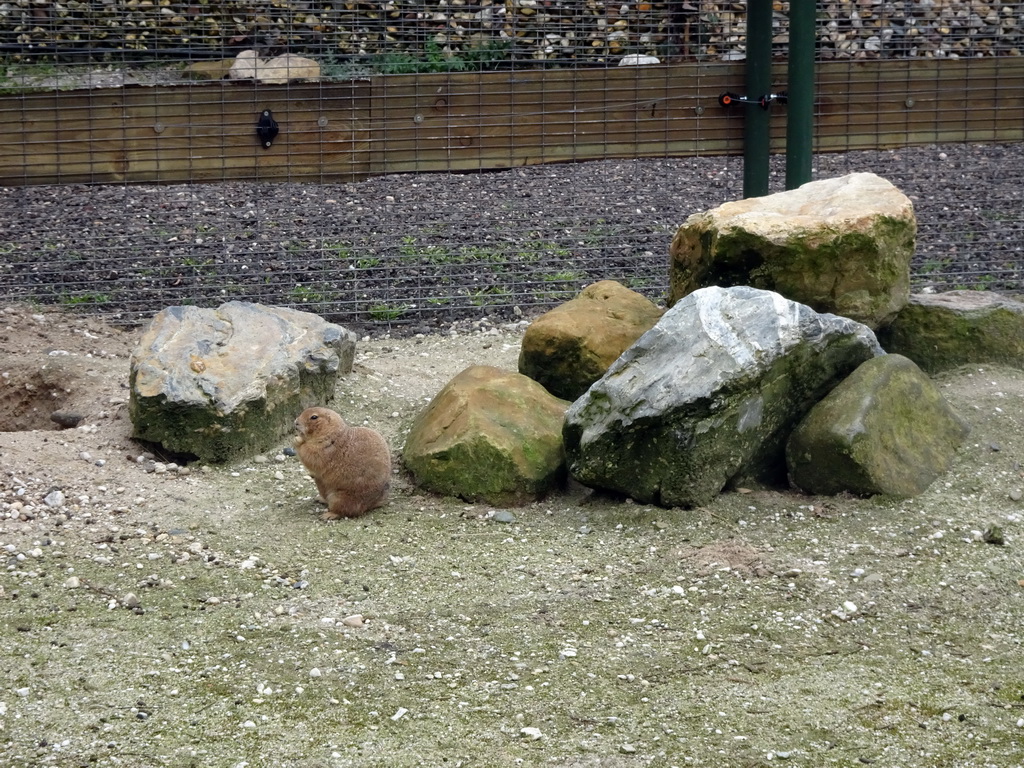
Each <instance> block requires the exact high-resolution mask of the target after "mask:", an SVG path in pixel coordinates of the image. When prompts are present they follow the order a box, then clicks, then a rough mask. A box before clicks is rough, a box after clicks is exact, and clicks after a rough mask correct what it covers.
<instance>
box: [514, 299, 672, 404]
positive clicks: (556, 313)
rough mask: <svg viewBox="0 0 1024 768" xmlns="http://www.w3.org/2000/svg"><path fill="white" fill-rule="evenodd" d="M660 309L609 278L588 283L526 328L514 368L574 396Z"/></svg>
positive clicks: (648, 325) (646, 327) (557, 394)
mask: <svg viewBox="0 0 1024 768" xmlns="http://www.w3.org/2000/svg"><path fill="white" fill-rule="evenodd" d="M663 312H664V310H662V309H661V308H660V307H658V306H657V305H656V304H655V303H654V302H652V301H651V300H650V299H648V298H646V297H644V296H642V295H640V294H639V293H637V292H636V291H631V290H630V289H629V288H626V287H625V286H624V285H620V284H619V283H616V282H615V281H614V280H602V281H601V282H599V283H594V284H593V285H588V286H587V287H586V288H584V289H583V290H582V291H580V294H579V296H577V297H576V298H574V299H572V300H571V301H567V302H565V303H564V304H561V305H559V306H557V307H555V308H554V309H552V310H551V311H550V312H545V313H544V314H543V315H541V316H540V317H538V318H537V319H536V320H534V321H533V322H532V323H530V327H529V328H527V329H526V333H525V334H524V335H523V343H522V346H521V347H520V350H519V372H520V373H521V374H523V375H524V376H529V377H530V378H531V379H533V380H534V381H536V382H538V383H540V384H542V385H543V386H544V387H545V388H546V389H547V390H548V392H550V393H551V394H553V395H554V396H555V397H561V398H564V399H566V400H575V399H576V398H577V397H579V396H580V395H582V394H583V393H584V392H586V391H587V388H588V387H589V386H590V385H591V384H593V383H594V382H595V381H597V380H598V379H599V378H601V376H603V375H604V372H605V371H607V370H608V366H610V365H611V364H612V363H614V362H615V360H616V359H617V358H618V356H619V355H621V354H622V353H623V352H624V351H625V350H626V348H627V347H629V346H630V345H631V344H632V343H633V342H634V341H636V340H637V339H638V338H640V336H641V335H642V334H643V333H645V332H646V331H649V330H650V329H651V328H652V327H653V326H654V324H655V323H656V322H658V318H660V317H661V315H662V313H663Z"/></svg>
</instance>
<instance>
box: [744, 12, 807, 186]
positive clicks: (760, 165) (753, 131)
mask: <svg viewBox="0 0 1024 768" xmlns="http://www.w3.org/2000/svg"><path fill="white" fill-rule="evenodd" d="M793 1H794V2H796V1H798V0H793ZM771 89H772V0H747V98H748V99H760V98H761V97H762V96H764V95H766V94H768V93H771ZM745 114H746V120H745V123H744V146H743V196H744V197H760V196H761V195H767V194H768V155H769V134H768V118H769V111H768V110H767V109H762V108H761V107H760V106H758V105H754V104H748V105H747V106H746V109H745Z"/></svg>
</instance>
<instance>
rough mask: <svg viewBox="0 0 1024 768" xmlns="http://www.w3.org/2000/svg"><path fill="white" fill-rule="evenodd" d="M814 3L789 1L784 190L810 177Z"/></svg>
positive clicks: (815, 14)
mask: <svg viewBox="0 0 1024 768" xmlns="http://www.w3.org/2000/svg"><path fill="white" fill-rule="evenodd" d="M816 17H817V3H816V2H815V0H790V3H789V83H788V86H787V87H788V89H789V95H788V101H787V104H788V105H789V106H788V108H787V110H786V189H796V188H797V187H799V186H800V185H801V184H806V183H807V182H808V181H810V180H811V156H812V152H813V145H814V47H815V29H814V25H815V21H816Z"/></svg>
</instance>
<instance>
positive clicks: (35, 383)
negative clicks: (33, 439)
mask: <svg viewBox="0 0 1024 768" xmlns="http://www.w3.org/2000/svg"><path fill="white" fill-rule="evenodd" d="M76 385H77V382H76V381H75V377H74V376H73V375H72V374H71V373H69V372H68V371H67V370H65V369H64V368H62V367H61V366H51V365H44V366H43V367H41V368H40V367H38V366H33V367H25V366H17V365H15V366H13V367H10V368H6V369H5V370H3V371H2V372H0V432H27V431H30V430H34V429H46V430H52V429H61V428H62V427H63V426H72V425H71V424H70V423H69V422H68V420H67V419H64V421H65V423H64V424H63V425H62V424H59V423H57V422H56V421H54V420H53V419H52V418H51V417H52V416H53V415H54V414H55V413H56V414H57V415H58V418H62V419H63V417H64V416H70V417H73V415H74V414H72V413H71V412H70V411H69V410H68V404H69V402H70V398H71V393H72V392H73V391H74V388H75V386H76ZM72 420H73V419H72Z"/></svg>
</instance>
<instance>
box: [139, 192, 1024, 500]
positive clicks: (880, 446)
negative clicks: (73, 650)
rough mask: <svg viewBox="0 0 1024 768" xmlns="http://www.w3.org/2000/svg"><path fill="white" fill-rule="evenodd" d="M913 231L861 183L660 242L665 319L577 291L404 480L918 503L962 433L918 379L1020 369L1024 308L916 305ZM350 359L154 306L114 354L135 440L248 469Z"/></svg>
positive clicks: (442, 396) (280, 326) (264, 318)
mask: <svg viewBox="0 0 1024 768" xmlns="http://www.w3.org/2000/svg"><path fill="white" fill-rule="evenodd" d="M915 233H916V220H915V218H914V214H913V207H912V205H911V203H910V201H909V200H908V199H907V198H906V196H905V195H903V194H902V193H901V192H899V190H897V189H895V188H894V187H893V186H892V185H891V184H890V183H889V182H887V181H885V180H884V179H881V178H879V177H877V176H875V175H873V174H863V173H857V174H850V175H848V176H845V177H841V178H838V179H828V180H824V181H818V182H812V183H810V184H807V185H804V186H803V187H801V188H800V189H797V190H792V191H789V192H783V193H779V194H777V195H771V196H767V197H763V198H755V199H751V200H744V201H740V202H736V203H727V204H725V205H722V206H720V207H718V208H716V209H713V210H711V211H707V212H704V213H698V214H694V215H693V216H691V217H690V218H689V219H688V220H687V221H686V222H685V223H684V224H683V226H682V227H681V228H680V230H679V233H678V234H677V236H676V238H675V240H674V241H673V244H672V248H671V259H670V272H671V274H670V278H671V279H670V283H671V286H672V292H671V296H670V303H671V305H672V306H671V307H670V308H669V309H668V310H667V311H666V310H662V309H661V308H659V307H657V306H655V305H654V304H653V303H652V302H650V301H649V300H648V299H646V298H644V297H643V296H641V295H640V294H637V293H635V292H633V291H631V290H629V289H627V288H625V287H623V286H621V285H619V284H618V283H614V282H610V281H602V282H599V283H596V284H594V285H592V286H589V287H588V288H586V289H585V290H584V291H583V292H582V293H581V294H580V295H579V296H578V297H576V298H575V299H573V300H572V301H569V302H567V303H566V304H564V305H563V306H561V307H558V308H556V309H554V310H552V311H550V312H548V313H546V314H544V315H542V316H541V317H539V318H538V319H536V320H535V321H534V322H533V323H531V324H530V325H529V327H528V328H527V330H526V333H525V335H524V338H523V342H522V345H521V349H520V357H519V365H518V368H519V370H518V371H517V372H512V371H504V370H500V369H497V368H493V367H488V366H471V367H469V368H467V369H466V370H464V371H463V372H462V373H460V374H459V375H457V376H455V377H454V378H453V379H452V380H451V381H449V382H448V383H447V384H446V385H445V386H444V387H443V388H442V389H441V391H440V392H439V393H438V394H437V395H436V396H435V397H434V398H433V400H431V402H430V403H429V405H427V407H425V408H424V409H423V410H422V411H421V412H420V413H419V415H418V417H417V418H416V420H415V422H414V423H413V425H412V428H411V430H410V433H409V435H408V438H407V440H406V443H405V445H404V448H403V451H402V459H403V462H404V465H405V467H406V469H408V470H409V471H410V472H411V474H412V476H413V478H414V481H415V483H416V484H417V485H418V486H420V487H422V488H424V489H426V490H428V491H432V492H435V493H440V494H445V495H451V496H459V497H462V498H464V499H467V500H470V501H482V502H486V503H489V504H494V505H500V506H509V505H514V504H520V503H524V502H527V501H532V500H535V499H538V498H541V497H543V496H544V495H545V494H547V493H549V492H550V491H551V490H552V489H555V488H557V487H559V486H560V484H561V483H562V482H563V481H564V479H565V477H566V475H567V474H568V475H571V476H572V477H573V478H575V479H576V480H577V481H579V482H581V483H583V484H584V485H587V486H591V487H594V488H599V489H604V490H607V491H611V492H614V493H618V494H624V495H626V496H629V497H632V498H634V499H636V500H638V501H642V502H645V503H656V504H661V505H665V506H698V505H701V504H705V503H707V502H709V501H711V499H713V498H714V496H715V495H717V494H718V493H720V492H721V491H722V490H723V489H727V488H730V487H742V486H747V487H749V486H751V485H769V486H780V485H781V486H785V485H787V484H788V485H792V486H795V487H796V488H798V489H800V490H804V491H808V492H812V493H819V494H835V493H841V492H850V493H856V494H863V495H871V494H888V495H895V496H913V495H916V494H918V493H921V492H922V491H924V490H925V489H926V488H927V487H928V486H929V485H930V484H931V483H932V482H933V481H934V480H935V479H936V478H937V477H939V476H940V475H941V474H943V473H944V472H945V471H946V470H947V468H948V466H949V464H950V462H951V461H952V459H953V457H954V455H955V453H956V451H957V449H958V448H959V446H960V445H961V443H962V442H963V441H964V439H965V438H966V436H967V434H968V431H969V426H968V424H967V423H966V422H965V421H964V420H963V419H962V418H961V417H960V416H959V415H958V414H956V413H955V412H954V411H953V409H952V408H951V407H950V406H949V404H948V403H947V402H946V401H945V399H944V398H943V397H942V395H941V393H940V392H939V390H938V389H937V388H936V386H935V385H934V384H933V383H932V381H931V379H930V378H929V375H928V374H929V373H930V372H937V371H942V370H946V369H948V368H951V367H955V366H959V365H963V364H965V363H972V362H985V363H991V362H996V363H1005V364H1009V365H1015V366H1020V367H1024V342H1022V341H1021V339H1024V304H1021V303H1019V302H1015V301H1012V300H1009V299H1005V298H1003V297H1000V296H997V295H993V294H980V293H976V292H959V293H953V294H943V295H936V296H918V297H911V296H910V295H909V288H908V285H909V271H910V261H911V257H912V255H913V252H914V246H915ZM876 330H877V331H878V335H876V333H875V331H876ZM879 337H881V338H882V339H884V340H885V341H886V344H887V345H888V354H887V353H886V350H885V349H884V348H883V346H882V344H880V343H879ZM300 341H301V343H299V342H300ZM353 352H354V339H353V338H352V337H351V335H350V334H348V333H347V332H346V331H345V330H344V329H342V328H340V327H338V326H331V325H329V324H327V323H324V322H323V321H322V320H321V319H320V318H318V317H316V316H314V315H308V314H306V313H302V312H295V311H293V310H280V309H272V308H261V307H257V306H255V305H247V304H242V303H239V302H231V303H229V304H226V305H223V306H222V307H221V308H220V309H218V310H200V309H196V308H187V309H183V308H173V309H172V310H165V311H164V312H162V313H160V314H159V315H157V317H156V318H155V319H154V321H153V322H152V323H151V325H150V327H149V328H148V329H147V330H146V332H145V334H144V336H143V340H142V342H141V343H140V345H139V348H138V350H137V352H136V354H135V355H134V356H133V358H132V367H131V389H132V391H131V401H130V406H131V415H132V419H133V423H134V426H135V433H136V436H138V437H141V438H143V439H146V440H151V441H158V442H162V443H163V444H164V446H165V447H166V448H168V449H170V450H172V451H175V452H180V453H191V454H193V455H196V456H200V457H201V458H204V459H206V460H211V461H223V460H227V459H232V458H238V457H242V456H245V455H249V454H251V453H252V452H253V451H254V450H259V449H262V448H263V447H266V446H267V445H271V444H273V443H274V442H276V441H278V440H279V439H280V438H281V436H282V435H284V434H285V433H287V432H288V431H290V428H291V419H292V418H293V417H294V415H295V414H297V413H298V412H299V411H301V410H302V408H303V407H304V406H305V405H310V404H324V403H327V402H329V401H330V399H331V397H332V394H333V389H334V383H335V378H336V377H337V375H338V374H339V373H342V372H345V371H347V370H350V369H351V360H352V354H353Z"/></svg>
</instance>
